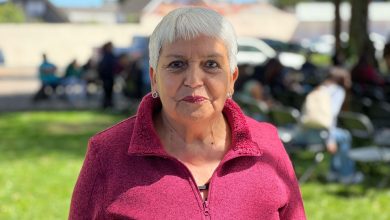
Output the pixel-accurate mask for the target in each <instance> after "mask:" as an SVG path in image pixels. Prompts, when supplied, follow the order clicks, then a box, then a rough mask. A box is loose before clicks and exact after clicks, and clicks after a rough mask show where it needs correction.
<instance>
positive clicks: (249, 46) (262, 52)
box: [237, 37, 306, 69]
mask: <svg viewBox="0 0 390 220" xmlns="http://www.w3.org/2000/svg"><path fill="white" fill-rule="evenodd" d="M237 43H238V54H237V63H238V64H239V65H240V64H251V65H262V64H264V63H265V62H266V61H267V60H269V59H271V58H275V57H278V58H279V60H280V62H281V63H282V64H283V66H286V67H290V68H294V69H300V68H301V66H302V64H303V63H305V61H306V59H305V57H304V56H303V55H301V54H298V53H292V52H283V51H282V52H279V53H278V52H277V51H275V50H274V49H273V48H272V47H270V46H269V45H268V44H266V43H265V42H264V41H262V40H260V39H257V38H251V37H240V38H238V39H237Z"/></svg>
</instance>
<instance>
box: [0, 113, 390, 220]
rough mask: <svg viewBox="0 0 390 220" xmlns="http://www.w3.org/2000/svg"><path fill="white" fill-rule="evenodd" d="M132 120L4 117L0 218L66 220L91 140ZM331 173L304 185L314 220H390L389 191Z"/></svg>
mask: <svg viewBox="0 0 390 220" xmlns="http://www.w3.org/2000/svg"><path fill="white" fill-rule="evenodd" d="M126 117H127V116H124V115H110V114H103V113H98V112H34V113H29V112H28V113H9V114H2V115H0V134H1V138H0V152H1V153H0V186H1V187H0V219H7V220H13V219H15V220H16V219H17V220H20V219H29V220H30V219H37V220H38V219H39V220H40V219H66V218H67V215H68V210H69V203H70V197H71V193H72V190H73V186H74V184H75V181H76V178H77V176H78V173H79V170H80V167H81V165H82V161H83V159H84V155H85V150H86V146H87V141H88V138H89V137H91V136H92V135H93V134H95V133H96V132H98V131H101V130H102V129H104V128H107V127H109V126H111V125H113V124H115V123H116V122H118V121H120V120H122V119H124V118H126ZM328 160H329V156H326V158H325V161H328ZM294 162H295V167H296V169H297V172H298V173H302V172H303V170H304V168H305V167H307V166H308V165H309V164H310V162H311V155H310V154H302V153H301V154H300V155H299V157H296V158H294ZM326 170H327V163H326V162H325V163H322V164H320V166H319V168H318V169H317V170H316V173H315V175H313V176H312V178H311V180H310V181H309V183H306V184H303V185H302V186H301V191H302V195H303V199H304V203H305V209H306V212H307V217H308V219H315V220H322V219H323V220H338V219H354V220H355V219H356V220H365V219H375V220H385V219H390V213H389V212H388V211H387V209H388V207H390V190H389V188H385V189H377V188H375V187H373V186H366V185H357V186H344V185H339V184H326V183H322V182H320V180H321V174H323V173H324V172H326Z"/></svg>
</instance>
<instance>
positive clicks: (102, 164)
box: [69, 95, 306, 220]
mask: <svg viewBox="0 0 390 220" xmlns="http://www.w3.org/2000/svg"><path fill="white" fill-rule="evenodd" d="M160 109H161V102H160V100H159V99H153V98H152V97H151V96H150V95H147V96H145V98H144V99H143V100H142V102H141V104H140V106H139V109H138V112H137V115H136V116H134V117H131V118H129V119H127V120H125V121H123V122H121V123H119V124H117V125H115V126H113V127H111V128H109V129H107V130H105V131H103V132H101V133H99V134H97V135H95V136H94V137H92V138H91V139H90V142H89V147H88V151H87V154H86V158H85V161H84V164H83V167H82V169H81V172H80V176H79V178H78V180H77V183H76V186H75V189H74V192H73V197H72V203H71V208H70V213H69V219H75V220H76V219H224V220H227V219H245V220H248V219H264V220H273V219H288V220H293V219H306V218H305V212H304V208H303V203H302V198H301V194H300V191H299V187H298V183H297V180H296V177H295V174H294V171H293V168H292V165H291V162H290V160H289V157H288V155H287V154H286V152H285V149H284V147H283V145H282V143H281V142H280V140H279V138H278V135H277V131H276V129H275V127H273V126H272V125H270V124H267V123H259V122H257V121H255V120H253V119H250V118H248V117H246V116H244V115H243V113H242V112H241V110H240V108H239V106H238V105H237V104H236V103H234V102H233V101H232V100H227V101H226V104H225V107H224V110H223V113H224V115H225V117H226V118H227V121H228V123H229V125H230V127H231V131H232V140H231V141H232V142H231V143H232V144H231V149H230V150H229V151H228V152H227V154H226V155H225V157H224V158H223V160H222V161H221V163H220V165H219V166H218V168H217V169H216V170H215V172H214V174H213V176H212V178H211V181H210V186H209V195H208V200H207V201H206V202H203V201H202V198H201V196H200V192H199V191H198V188H197V186H196V184H195V181H194V179H193V177H192V175H191V173H190V172H189V170H188V169H187V168H186V167H185V166H184V165H183V164H182V163H181V162H179V161H178V160H177V159H175V158H173V157H172V156H170V155H168V154H167V153H166V151H165V150H164V148H163V146H162V145H161V142H160V140H159V138H158V136H157V134H156V131H155V129H154V127H153V114H154V113H155V112H157V111H159V110H160Z"/></svg>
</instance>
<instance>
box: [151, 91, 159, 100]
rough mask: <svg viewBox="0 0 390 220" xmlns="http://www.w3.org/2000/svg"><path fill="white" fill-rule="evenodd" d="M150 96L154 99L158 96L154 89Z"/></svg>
mask: <svg viewBox="0 0 390 220" xmlns="http://www.w3.org/2000/svg"><path fill="white" fill-rule="evenodd" d="M152 97H153V98H154V99H155V98H157V97H158V92H156V91H154V92H152Z"/></svg>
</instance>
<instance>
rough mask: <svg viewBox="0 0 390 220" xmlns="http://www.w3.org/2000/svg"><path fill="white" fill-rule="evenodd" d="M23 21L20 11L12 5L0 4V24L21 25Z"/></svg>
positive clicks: (21, 11)
mask: <svg viewBox="0 0 390 220" xmlns="http://www.w3.org/2000/svg"><path fill="white" fill-rule="evenodd" d="M24 21H25V16H24V12H23V10H22V9H20V8H19V7H17V6H16V5H14V4H12V3H4V4H0V23H21V22H24Z"/></svg>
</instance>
